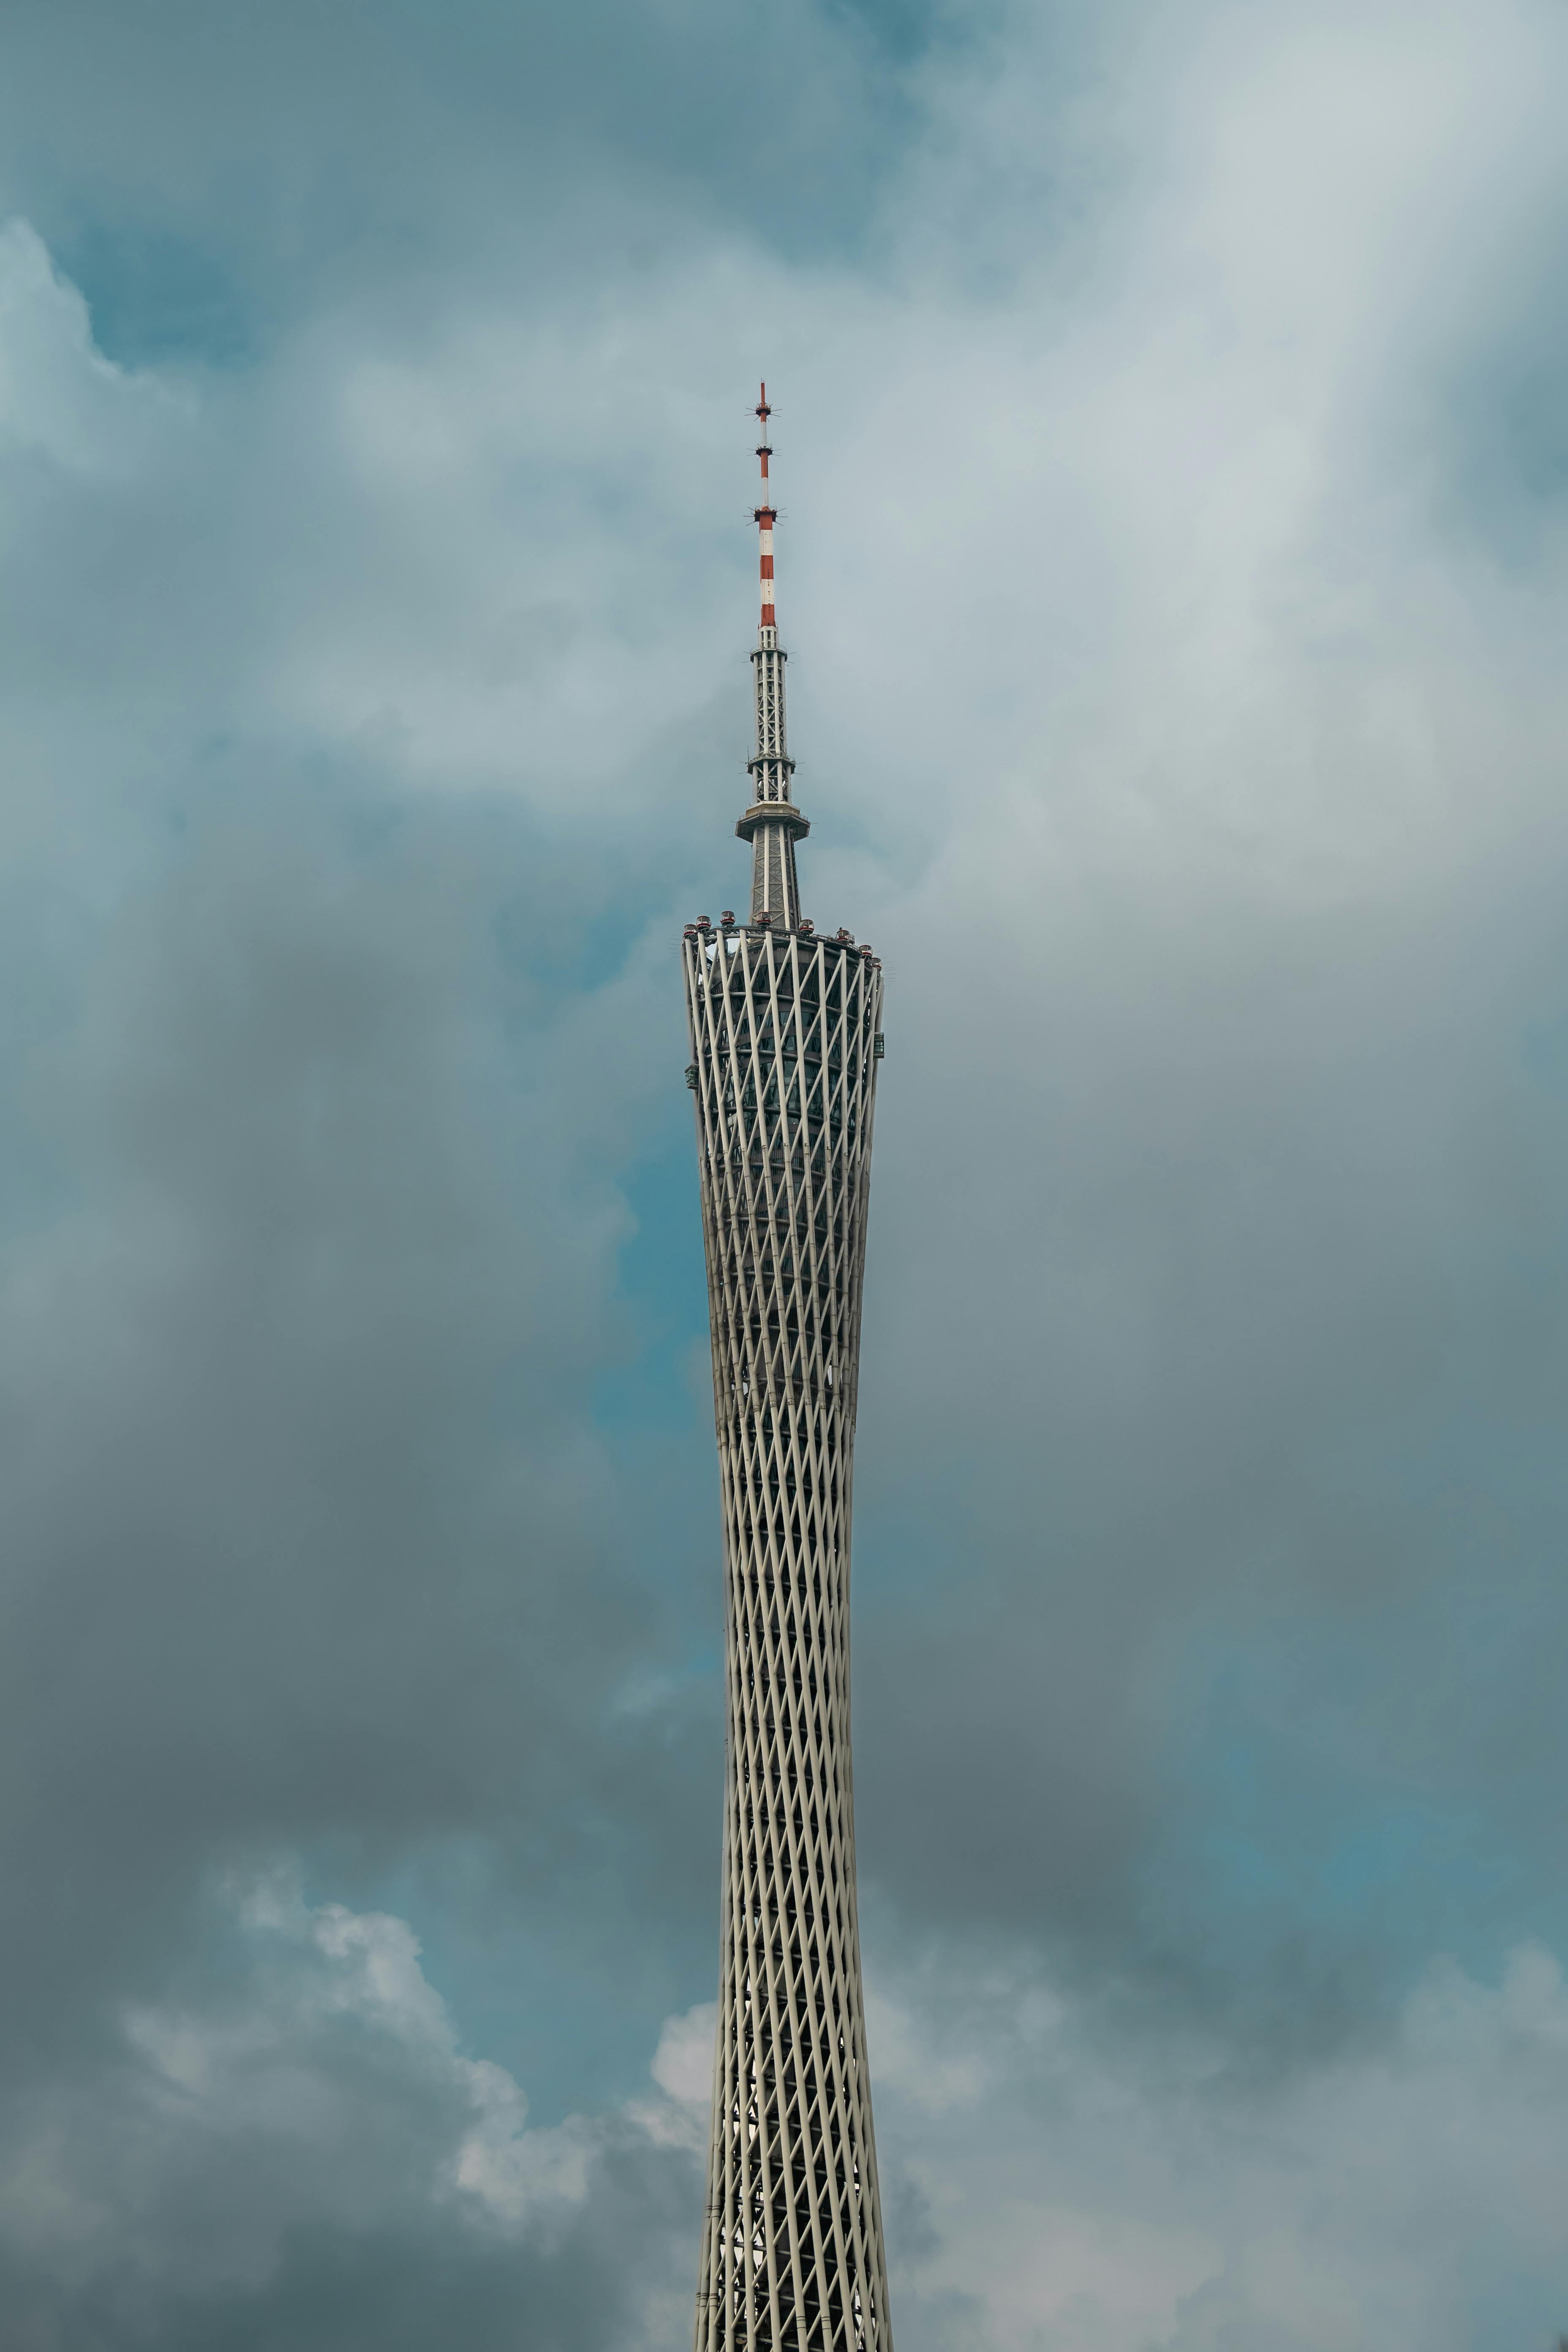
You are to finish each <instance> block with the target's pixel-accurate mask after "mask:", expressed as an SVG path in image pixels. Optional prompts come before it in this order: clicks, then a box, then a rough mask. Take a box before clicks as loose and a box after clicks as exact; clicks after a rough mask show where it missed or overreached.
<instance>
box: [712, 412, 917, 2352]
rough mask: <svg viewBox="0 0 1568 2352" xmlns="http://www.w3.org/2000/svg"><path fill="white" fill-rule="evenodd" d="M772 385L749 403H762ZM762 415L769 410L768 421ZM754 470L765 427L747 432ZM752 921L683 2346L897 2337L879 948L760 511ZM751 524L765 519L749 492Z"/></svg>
mask: <svg viewBox="0 0 1568 2352" xmlns="http://www.w3.org/2000/svg"><path fill="white" fill-rule="evenodd" d="M766 398H767V395H766V391H765V389H764V392H763V404H762V407H761V408H760V410H759V414H760V415H762V416H763V423H764V428H765V424H766V416H767V414H768V412H767V406H766ZM765 439H766V435H765V429H764V444H765ZM760 454H761V455H762V457H763V479H764V483H765V480H766V467H767V457H768V456H769V455H770V454H771V453H770V452H769V451H768V450H767V449H766V447H765V446H764V448H763V451H762V452H761V453H760ZM763 511H765V512H766V513H767V516H768V527H767V529H766V530H765V531H764V534H763V542H764V544H763V564H764V569H763V574H762V578H763V616H764V617H763V625H762V628H761V631H760V638H759V644H758V648H757V651H756V653H755V654H754V655H753V656H752V659H753V662H754V664H755V667H756V698H757V751H756V754H755V756H754V758H753V759H752V761H751V762H750V763H749V765H750V769H751V773H752V778H753V798H752V806H751V807H749V808H748V809H747V811H746V814H745V815H744V817H743V818H742V821H741V824H740V826H739V827H738V828H737V830H739V831H740V832H741V833H742V836H743V837H744V838H746V839H749V840H750V841H751V842H752V856H753V868H754V879H753V892H752V920H751V921H750V922H749V923H748V924H746V925H744V926H736V925H735V924H734V923H733V921H732V919H730V918H726V919H725V923H724V926H723V928H722V929H719V930H715V929H713V927H712V926H711V924H710V923H709V922H708V921H707V919H706V918H704V919H703V920H702V922H701V923H699V924H691V925H689V926H688V928H687V932H686V939H685V943H684V961H685V974H686V996H687V1011H688V1016H689V1024H690V1034H691V1052H692V1066H691V1068H690V1070H689V1072H688V1078H689V1083H690V1084H691V1086H692V1087H693V1089H694V1092H695V1094H696V1097H697V1137H698V1158H699V1168H700V1180H701V1194H702V1225H703V1238H704V1244H705V1248H706V1253H707V1265H708V1293H709V1309H710V1328H711V1337H712V1350H713V1397H714V1419H715V1425H716V1431H717V1436H718V1443H719V1466H720V1485H721V1501H722V1513H723V1531H724V1570H725V1580H724V1599H725V1654H726V1717H725V1795H724V1848H723V1884H722V1897H721V1904H722V1934H721V1971H720V1979H721V1980H720V2000H719V2032H718V2046H717V2051H716V2055H715V2065H714V2092H713V2119H712V2137H711V2142H710V2156H709V2175H708V2205H707V2220H706V2225H705V2231H704V2239H703V2251H702V2272H701V2278H700V2285H699V2292H698V2306H697V2336H696V2344H697V2352H891V2336H890V2333H889V2322H888V2286H887V2271H886V2262H885V2258H884V2253H883V2247H882V2229H881V2217H880V2210H879V2198H878V2189H877V2158H876V2147H875V2142H874V2138H873V2134H872V2125H871V2097H870V2082H869V2075H868V2067H867V2059H866V2035H865V2014H864V2001H863V1997H862V1991H861V1982H860V1945H859V1928H858V1918H857V1910H856V1890H855V1824H854V1801H853V1788H852V1777H851V1769H850V1742H849V1525H850V1498H851V1484H852V1473H853V1455H854V1438H855V1404H856V1392H857V1386H858V1364H859V1340H860V1302H861V1290H862V1282H863V1276H864V1271H865V1245H866V1210H867V1199H868V1183H869V1176H870V1150H871V1126H872V1113H873V1108H874V1102H875V1093H876V1076H877V1065H878V1061H879V1055H880V1052H881V995H882V975H881V968H880V965H879V963H878V961H877V960H876V959H875V958H874V957H873V956H872V955H871V953H870V950H868V949H865V948H858V947H857V946H856V945H855V943H854V941H853V940H851V939H850V937H849V935H848V934H847V932H840V933H839V934H838V936H837V938H836V939H818V938H816V936H815V934H814V933H813V930H812V927H811V926H810V925H809V924H803V922H802V919H801V917H800V912H799V903H798V898H797V896H796V887H795V841H796V840H797V839H798V838H799V836H800V835H801V834H803V833H804V832H805V820H804V819H803V818H801V817H799V816H798V814H797V813H796V812H795V809H794V807H793V804H792V803H791V799H790V777H791V772H792V769H793V762H792V761H790V760H789V757H788V754H787V751H786V750H785V741H784V652H783V648H782V647H781V646H779V645H778V643H777V628H776V619H775V615H774V608H773V551H772V544H771V541H772V528H771V526H772V521H773V513H772V509H771V507H768V508H765V509H763ZM759 520H760V514H759Z"/></svg>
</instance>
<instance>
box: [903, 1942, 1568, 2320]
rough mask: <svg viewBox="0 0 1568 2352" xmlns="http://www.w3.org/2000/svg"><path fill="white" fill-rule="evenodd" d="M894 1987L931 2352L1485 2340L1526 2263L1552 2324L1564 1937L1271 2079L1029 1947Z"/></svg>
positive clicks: (913, 2316) (1424, 1983) (1438, 1977)
mask: <svg viewBox="0 0 1568 2352" xmlns="http://www.w3.org/2000/svg"><path fill="white" fill-rule="evenodd" d="M894 1981H895V1985H896V1988H897V1989H896V1990H889V1984H888V1982H887V1980H886V1979H884V1981H883V1985H882V1993H881V1998H880V2000H879V2003H878V2005H877V2007H876V2009H875V2010H874V2011H873V2018H872V2024H873V2033H872V2067H873V2074H874V2077H875V2080H876V2084H877V2091H878V2105H879V2134H878V2138H879V2155H880V2158H881V2162H882V2168H883V2173H884V2177H885V2179H886V2180H887V2182H888V2184H889V2209H890V2210H892V2211H893V2212H894V2214H895V2216H896V2215H897V2213H898V2211H899V2210H900V2198H901V2197H907V2195H908V2185H909V2183H910V2182H912V2183H914V2184H916V2185H918V2189H919V2192H920V2200H919V2201H920V2206H921V2211H922V2215H923V2230H922V2232H921V2236H920V2237H919V2238H918V2239H915V2240H911V2241H910V2244H909V2246H908V2248H907V2250H906V2251H905V2252H904V2258H903V2260H902V2261H901V2262H900V2263H898V2264H897V2265H896V2268H895V2276H896V2279H897V2282H898V2287H897V2294H896V2301H895V2310H894V2317H895V2321H896V2323H897V2325H898V2326H899V2329H900V2342H901V2343H903V2344H905V2345H908V2346H910V2347H911V2352H925V2347H933V2346H938V2345H944V2344H946V2343H948V2342H950V2341H962V2342H963V2343H965V2344H973V2345H974V2346H976V2347H984V2348H985V2352H1091V2347H1093V2352H1200V2347H1201V2352H1220V2347H1228V2346H1239V2345H1247V2346H1253V2345H1268V2346H1278V2347H1282V2348H1283V2347H1302V2352H1307V2347H1311V2352H1371V2347H1373V2346H1374V2345H1381V2346H1385V2347H1394V2346H1396V2347H1401V2352H1416V2347H1429V2352H1462V2347H1470V2346H1473V2345H1475V2344H1478V2343H1486V2344H1490V2343H1492V2342H1493V2341H1494V2340H1500V2339H1498V2338H1494V2336H1492V2335H1491V2334H1489V2333H1487V2332H1486V2331H1485V2328H1484V2326H1483V2329H1482V2332H1481V2333H1480V2334H1479V2335H1478V2334H1477V2333H1476V2327H1477V2318H1476V2315H1477V2313H1478V2312H1484V2311H1485V2310H1486V2309H1487V2307H1488V2303H1489V2296H1491V2295H1495V2294H1498V2293H1500V2292H1507V2291H1508V2289H1509V2287H1510V2283H1523V2282H1531V2283H1533V2284H1532V2287H1531V2298H1532V2299H1531V2301H1530V2302H1527V2304H1526V2305H1523V2306H1521V2307H1522V2308H1535V2309H1537V2310H1538V2312H1539V2313H1540V2317H1541V2325H1542V2328H1543V2329H1544V2326H1545V2325H1546V2323H1547V2319H1548V2317H1549V2315H1550V2313H1551V2310H1552V2293H1553V2290H1555V2294H1556V2296H1557V2297H1558V2298H1559V2303H1558V2308H1559V2309H1561V2308H1563V2307H1568V2256H1565V2254H1564V2251H1563V2232H1562V2226H1561V2224H1562V2214H1563V2208H1564V2203H1565V2201H1568V1987H1565V1986H1564V1982H1563V1971H1562V1969H1561V1967H1560V1966H1559V1964H1558V1962H1557V1961H1556V1959H1555V1958H1553V1957H1552V1955H1551V1954H1549V1953H1548V1952H1547V1951H1545V1950H1544V1949H1543V1948H1541V1947H1540V1946H1536V1945H1527V1946H1523V1947H1521V1948H1519V1949H1518V1950H1517V1951H1515V1952H1514V1953H1513V1955H1512V1956H1511V1957H1510V1960H1509V1961H1508V1964H1507V1966H1506V1968H1505V1969H1504V1970H1503V1971H1502V1974H1501V1976H1500V1979H1499V1981H1498V1982H1496V1983H1495V1984H1485V1983H1481V1982H1479V1981H1477V1980H1476V1979H1472V1978H1470V1977H1468V1976H1467V1975H1466V1974H1465V1973H1464V1972H1463V1971H1461V1970H1460V1969H1458V1968H1457V1967H1455V1966H1454V1965H1453V1964H1452V1963H1451V1962H1447V1961H1435V1962H1434V1963H1433V1964H1432V1965H1431V1967H1430V1968H1429V1969H1428V1970H1427V1971H1426V1974H1425V1975H1424V1977H1423V1979H1422V1980H1421V1981H1420V1983H1419V1984H1418V1985H1417V1986H1416V1988H1415V1990H1414V1991H1413V1992H1412V1993H1411V1995H1410V1997H1409V1999H1408V2000H1407V2001H1406V2003H1405V2008H1404V2010H1403V2011H1402V2013H1401V2015H1400V2017H1399V2019H1398V2021H1397V2024H1396V2026H1395V2028H1394V2032H1392V2035H1391V2036H1390V2038H1389V2039H1388V2040H1387V2041H1386V2042H1382V2043H1375V2044H1373V2045H1371V2046H1368V2047H1366V2048H1363V2049H1359V2050H1353V2051H1348V2052H1345V2053H1342V2054H1341V2055H1340V2056H1338V2057H1337V2058H1335V2059H1333V2060H1331V2061H1330V2062H1329V2063H1314V2064H1308V2065H1305V2066H1302V2067H1300V2068H1299V2069H1294V2070H1287V2071H1285V2072H1284V2073H1282V2074H1279V2075H1268V2076H1264V2077H1247V2076H1243V2075H1239V2074H1237V2073H1235V2072H1234V2070H1233V2069H1232V2067H1231V2066H1230V2064H1229V2063H1227V2060H1226V2055H1225V2053H1224V2051H1223V2049H1222V2048H1221V2047H1220V2046H1219V2045H1217V2044H1205V2043H1204V2042H1201V2041H1199V2040H1197V2039H1195V2038H1194V2039H1193V2040H1191V2041H1189V2042H1187V2043H1186V2045H1185V2046H1182V2045H1181V2044H1180V2043H1177V2042H1170V2041H1167V2042H1163V2043H1152V2042H1150V2041H1149V2040H1148V2038H1147V2037H1146V2036H1145V2035H1143V2034H1142V2033H1137V2034H1132V2035H1129V2036H1128V2038H1126V2039H1125V2040H1121V2041H1119V2040H1118V2038H1117V2036H1116V2034H1115V2032H1113V2031H1112V2030H1111V2029H1110V2028H1109V2027H1108V2025H1107V2023H1106V2021H1105V2019H1104V2017H1103V2015H1101V2016H1098V2017H1097V2016H1095V2015H1094V2014H1093V2013H1091V2012H1090V2011H1088V2010H1086V2008H1085V2006H1084V2005H1083V2003H1082V2002H1081V2001H1079V2000H1073V1999H1065V2000H1064V1999H1060V1998H1058V1996H1056V1995H1053V1994H1051V1993H1050V1992H1049V1989H1048V1988H1046V1987H1042V1985H1041V1984H1040V1982H1039V1980H1038V1979H1037V1977H1036V1976H1035V1975H1034V1973H1033V1972H1032V1970H1031V1969H1029V1968H1028V1967H1027V1966H1026V1965H1025V1966H1023V1967H1021V1968H1020V1969H1019V1970H1018V1972H1017V1974H1016V1977H1015V1979H1013V1981H1012V1982H1011V1984H1008V1982H1007V1981H1006V1979H1005V1977H1004V1976H1003V1975H1001V1974H999V1973H997V1972H996V1971H994V1970H993V1971H992V1973H991V1974H990V1976H989V1977H988V1978H985V1979H974V1978H972V1977H971V1976H969V1975H968V1974H967V1973H966V1972H965V1971H964V1970H963V1969H962V1968H960V1967H957V1966H954V1967H953V1968H952V1971H951V1972H950V1973H949V1972H942V1971H938V1972H935V1973H932V1972H930V1971H928V1972H927V1974H926V1975H925V1976H923V1977H922V1978H920V1979H904V1980H902V1981H900V1980H898V1979H895V1980H894ZM1042 1992H1044V1993H1045V1995H1046V1999H1045V2000H1044V2002H1042V1999H1041V1996H1042ZM1047 2020H1048V2021H1049V2022H1048V2023H1047V2022H1045V2021H1047ZM965 2069H967V2070H968V2074H969V2081H970V2086H971V2087H970V2088H969V2090H968V2093H967V2095H963V2094H958V2095H955V2092H956V2090H957V2086H958V2084H960V2083H961V2082H962V2080H963V2072H964V2070H965ZM927 2075H930V2076H932V2077H934V2078H935V2079H937V2080H938V2081H940V2082H942V2084H944V2085H945V2089H944V2095H943V2096H942V2100H941V2104H940V2106H937V2105H933V2102H932V2100H931V2097H930V2096H929V2095H927V2093H926V2090H925V2087H924V2081H923V2079H922V2078H923V2077H925V2076H927ZM922 2249H923V2250H922ZM959 2311H962V2312H963V2313H964V2314H966V2315H967V2317H966V2319H965V2321H964V2325H963V2331H962V2333H961V2334H960V2336H957V2337H952V2336H950V2335H949V2334H948V2333H946V2332H945V2331H946V2330H947V2329H948V2328H949V2326H951V2325H952V2315H953V2314H954V2313H955V2312H959ZM1542 2340H1546V2339H1545V2337H1544V2336H1543V2339H1542Z"/></svg>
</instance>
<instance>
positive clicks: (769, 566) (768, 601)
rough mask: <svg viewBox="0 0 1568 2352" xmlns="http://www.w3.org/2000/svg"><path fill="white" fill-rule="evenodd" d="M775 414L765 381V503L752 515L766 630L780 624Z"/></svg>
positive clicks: (760, 408) (760, 411)
mask: <svg viewBox="0 0 1568 2352" xmlns="http://www.w3.org/2000/svg"><path fill="white" fill-rule="evenodd" d="M757 415H758V417H759V419H760V420H761V423H762V428H763V437H762V440H761V441H760V443H759V444H758V446H757V457H758V459H759V460H760V462H761V465H762V468H763V502H762V505H761V506H760V507H756V508H754V509H752V520H753V521H754V522H755V524H756V526H757V552H758V562H759V578H760V585H761V588H762V601H763V621H762V625H763V628H764V629H775V628H777V626H778V616H777V614H776V613H775V611H774V609H773V524H774V523H775V521H776V520H778V518H777V516H776V515H775V513H774V511H773V490H772V488H771V486H770V484H769V481H768V459H769V458H770V457H772V456H773V448H772V446H771V445H770V443H769V440H768V419H769V417H770V416H771V415H773V410H772V409H771V408H770V407H769V406H768V388H767V385H766V384H765V383H764V384H763V387H762V398H761V399H760V400H759V401H758V403H757Z"/></svg>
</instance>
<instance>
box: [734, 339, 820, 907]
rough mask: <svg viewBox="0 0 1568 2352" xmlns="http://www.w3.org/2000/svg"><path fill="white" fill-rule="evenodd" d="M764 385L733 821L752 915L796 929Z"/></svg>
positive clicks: (796, 815) (797, 822) (796, 830)
mask: <svg viewBox="0 0 1568 2352" xmlns="http://www.w3.org/2000/svg"><path fill="white" fill-rule="evenodd" d="M756 415H757V419H758V422H759V424H760V425H761V426H762V439H761V441H760V442H759V444H758V446H757V460H758V463H759V465H760V466H761V467H762V503H761V505H760V506H757V507H754V508H753V509H752V520H753V521H754V522H755V524H756V526H757V551H758V563H757V575H758V586H759V589H760V591H761V611H762V618H761V623H760V625H759V627H758V630H757V649H756V651H755V653H753V654H752V667H753V668H754V669H755V672H756V688H757V748H756V750H755V751H753V753H752V757H751V758H750V759H749V760H748V761H747V762H746V766H747V768H748V770H749V771H750V773H751V778H752V803H751V806H750V807H749V808H748V809H747V811H746V813H745V814H744V816H742V818H741V820H740V822H739V824H737V825H736V827H735V830H736V832H737V833H738V834H739V835H740V836H741V839H742V841H749V842H750V843H751V845H752V922H753V923H764V924H768V925H771V926H773V927H774V928H776V929H780V930H786V931H794V930H798V929H799V928H800V884H799V882H798V881H797V879H796V877H795V843H796V842H797V841H803V840H804V839H805V835H807V834H808V833H809V832H810V831H811V826H810V824H808V823H807V821H806V819H805V817H803V816H802V814H801V813H800V811H799V810H798V809H797V808H796V807H795V804H794V802H793V801H792V799H791V797H790V778H791V776H792V775H793V774H794V773H795V761H793V760H792V759H791V758H790V756H789V750H788V746H787V743H786V740H785V735H784V661H785V659H786V656H785V654H784V647H783V646H781V645H780V643H779V632H778V608H777V606H776V604H774V602H773V525H774V523H775V522H776V521H777V520H778V516H777V512H776V510H775V509H774V507H773V487H772V484H771V483H770V481H769V479H768V460H769V458H770V457H772V456H773V446H772V444H771V443H770V441H769V439H768V419H769V417H770V416H771V415H773V410H772V408H771V407H770V406H769V404H768V388H767V385H766V384H765V383H764V384H763V387H762V396H761V398H760V399H759V400H758V402H757V406H756Z"/></svg>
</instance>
